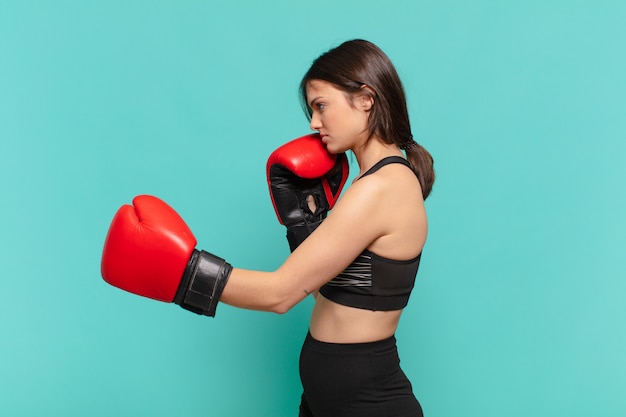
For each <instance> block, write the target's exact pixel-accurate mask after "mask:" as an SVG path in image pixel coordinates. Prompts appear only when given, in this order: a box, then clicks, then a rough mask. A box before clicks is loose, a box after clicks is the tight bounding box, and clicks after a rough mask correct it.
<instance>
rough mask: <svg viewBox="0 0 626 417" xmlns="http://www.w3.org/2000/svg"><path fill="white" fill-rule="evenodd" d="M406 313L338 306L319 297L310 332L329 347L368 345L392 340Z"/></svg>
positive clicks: (321, 296)
mask: <svg viewBox="0 0 626 417" xmlns="http://www.w3.org/2000/svg"><path fill="white" fill-rule="evenodd" d="M401 314H402V310H394V311H371V310H363V309H360V308H354V307H348V306H344V305H341V304H337V303H335V302H333V301H330V300H329V299H327V298H325V297H324V296H323V295H322V294H317V297H316V299H315V306H314V307H313V313H312V314H311V322H310V325H309V330H310V331H311V336H313V338H315V339H317V340H319V341H321V342H328V343H367V342H375V341H377V340H383V339H386V338H388V337H391V336H393V335H394V333H395V332H396V329H397V328H398V323H399V321H400V315H401Z"/></svg>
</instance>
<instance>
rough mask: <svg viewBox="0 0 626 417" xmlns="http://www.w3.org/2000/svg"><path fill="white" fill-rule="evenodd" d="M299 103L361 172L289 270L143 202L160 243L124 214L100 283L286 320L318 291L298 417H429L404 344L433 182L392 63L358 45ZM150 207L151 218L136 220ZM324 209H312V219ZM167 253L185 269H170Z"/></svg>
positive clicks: (336, 59) (307, 80) (304, 89)
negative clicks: (253, 261) (254, 259)
mask: <svg viewBox="0 0 626 417" xmlns="http://www.w3.org/2000/svg"><path fill="white" fill-rule="evenodd" d="M300 94H301V99H302V103H303V105H304V108H305V110H306V113H307V115H308V117H309V119H310V126H311V129H313V130H314V131H317V132H318V133H319V136H318V139H317V140H318V141H320V140H321V142H322V143H323V145H324V146H325V149H326V150H327V151H328V152H329V153H330V154H333V155H341V154H343V153H344V152H346V151H352V153H353V154H354V156H355V157H356V160H357V162H358V166H359V169H360V172H359V173H358V175H357V177H356V179H355V180H354V182H353V183H352V184H351V185H350V187H348V188H347V190H346V191H345V192H344V194H343V195H342V197H341V198H340V199H339V200H338V201H337V202H336V204H335V205H334V206H333V208H332V211H331V212H330V213H329V214H328V216H327V217H326V218H325V219H324V221H323V222H321V224H320V225H319V226H317V228H315V229H314V231H311V230H309V231H308V232H307V233H306V235H307V236H304V237H305V239H300V240H301V242H300V241H299V242H298V244H296V245H293V247H292V248H293V249H294V250H293V253H292V254H291V256H289V257H288V258H287V260H286V261H285V262H284V264H283V265H281V266H280V267H279V268H278V269H277V270H276V271H273V272H260V271H250V270H243V269H238V268H232V267H231V266H230V265H229V264H227V263H226V262H225V261H224V260H223V259H221V258H218V257H215V256H213V255H210V254H208V253H206V252H204V251H202V252H198V251H196V250H194V249H193V247H194V246H195V239H194V238H193V235H191V232H190V231H188V229H185V228H186V226H184V223H183V226H184V227H183V226H181V225H180V223H182V220H177V215H175V214H172V213H173V211H172V212H171V209H169V207H168V206H165V207H162V205H164V203H159V202H155V201H152V200H146V201H144V202H140V201H136V202H135V204H136V205H137V211H141V210H143V213H140V214H141V215H140V216H139V217H140V218H141V219H140V220H139V221H142V222H144V224H146V223H150V225H149V226H150V227H149V228H147V229H150V230H149V232H150V233H152V230H157V229H163V231H160V230H159V231H158V232H157V233H158V234H159V235H162V236H160V237H159V238H158V239H157V238H155V236H152V235H147V236H146V237H145V238H142V239H144V240H145V242H146V243H144V244H142V245H138V244H136V241H137V240H138V239H137V238H136V236H135V235H136V234H137V233H138V232H137V227H135V225H133V224H132V222H133V221H135V222H136V221H137V220H132V221H131V220H119V219H124V218H126V217H125V215H120V214H119V212H118V215H116V218H115V219H114V223H113V224H112V226H111V229H110V230H109V235H108V236H107V242H106V243H105V250H104V253H103V266H102V271H103V277H104V278H105V280H107V281H108V282H109V283H111V284H113V285H116V286H118V287H120V288H123V289H125V290H127V291H130V292H134V293H137V294H140V295H144V296H148V297H152V298H156V299H161V300H163V301H170V302H171V301H174V302H176V303H177V304H180V305H181V306H183V307H185V308H187V309H190V310H192V311H196V312H199V313H202V314H207V315H211V316H212V315H214V313H215V306H216V304H217V301H218V300H219V301H221V302H223V303H227V304H230V305H233V306H237V307H242V308H247V309H255V310H264V311H273V312H277V313H284V312H286V311H288V310H289V309H290V308H291V307H293V306H294V305H295V304H297V303H298V302H300V301H301V300H302V299H304V298H305V297H307V296H308V295H312V296H313V297H315V305H314V308H313V312H312V315H311V320H310V327H309V332H308V334H307V336H306V339H305V342H304V346H303V348H302V352H301V358H300V373H301V379H302V384H303V387H304V393H303V395H302V400H301V405H300V416H301V417H310V416H316V417H330V416H342V417H350V416H359V417H363V416H367V417H379V416H380V417H382V416H384V417H401V416H407V417H408V416H412V417H415V416H421V415H422V410H421V407H420V405H419V402H418V401H417V400H416V398H415V396H414V395H413V392H412V387H411V384H410V382H409V381H408V379H407V377H406V376H405V374H404V373H403V371H402V370H401V368H400V366H399V362H400V361H399V358H398V353H397V349H396V341H395V337H394V334H395V332H396V328H397V326H398V322H399V320H400V316H401V314H402V310H403V308H404V307H405V306H406V305H407V302H408V299H409V295H410V293H411V290H412V288H413V284H414V280H415V276H416V273H417V269H418V266H419V261H420V256H421V252H422V248H423V246H424V243H425V241H426V235H427V218H426V211H425V209H424V199H425V198H426V197H427V196H428V195H429V193H430V190H431V187H432V185H433V182H434V171H433V160H432V158H431V156H430V154H429V153H428V152H427V151H426V150H425V149H424V148H423V147H421V146H420V145H418V144H417V143H416V142H415V141H414V140H413V136H412V134H411V128H410V123H409V116H408V111H407V107H406V100H405V93H404V90H403V87H402V83H401V81H400V79H399V77H398V74H397V72H396V70H395V68H394V66H393V65H392V63H391V62H390V60H389V59H388V57H387V56H386V55H385V54H384V53H383V52H382V51H381V50H380V49H379V48H378V47H377V46H375V45H374V44H372V43H370V42H367V41H364V40H352V41H348V42H345V43H343V44H341V45H340V46H338V47H337V48H334V49H331V50H330V51H328V52H327V53H325V54H323V55H321V56H320V57H319V58H318V59H317V60H315V61H314V62H313V64H312V66H311V68H310V69H309V71H308V72H307V73H306V75H305V76H304V78H303V79H302V82H301V86H300ZM277 198H279V197H276V196H273V199H277ZM140 203H141V204H146V205H147V204H149V205H151V207H150V210H147V209H141V210H140V207H139V204H140ZM317 203H319V199H317V200H314V201H311V202H310V204H311V206H310V207H309V209H310V210H311V212H316V211H317V207H315V205H316V204H317ZM129 210H130V209H129ZM155 213H158V214H155ZM150 216H152V218H153V219H155V220H150V219H149V218H150ZM120 224H122V225H120ZM155 225H156V226H155ZM143 229H146V228H143ZM173 229H180V230H176V232H175V233H173V232H172V230H173ZM140 232H141V233H148V232H146V231H145V230H141V231H140ZM129 234H130V235H132V236H131V237H129ZM173 234H177V235H178V237H177V238H175V239H171V238H170V236H171V235H173ZM189 236H191V237H189ZM155 241H157V242H158V243H154V242H155ZM181 241H185V242H186V243H184V244H183V245H182V246H184V248H183V249H179V247H180V246H181V243H180V242H181ZM147 242H149V243H147ZM148 245H153V246H155V247H156V248H155V249H150V250H148V249H146V248H145V246H148ZM166 247H167V248H166ZM138 252H139V253H140V254H139V255H137V253H138ZM164 253H167V255H164ZM170 253H176V255H170ZM192 253H193V254H192ZM170 256H171V257H172V258H175V259H171V260H168V261H167V262H164V261H163V258H164V257H170ZM190 256H191V258H190ZM159 262H161V263H163V265H162V266H159ZM174 264H176V265H179V267H177V268H179V269H180V271H183V270H184V274H183V277H182V279H181V278H180V271H178V270H176V268H173V270H172V271H165V270H166V269H167V268H169V267H170V266H171V265H174ZM147 266H150V267H152V270H150V271H146V269H147ZM163 275H167V276H163ZM157 276H158V277H157ZM144 277H145V278H144ZM155 277H156V278H155ZM155 281H158V282H159V291H157V292H155V290H154V287H155ZM198 282H200V284H198ZM163 283H165V284H163ZM197 300H199V301H197ZM203 300H204V301H203ZM196 301H197V302H196ZM205 301H206V303H205ZM203 303H205V304H204V306H203ZM190 306H192V307H190ZM198 306H199V307H198ZM205 307H206V308H205Z"/></svg>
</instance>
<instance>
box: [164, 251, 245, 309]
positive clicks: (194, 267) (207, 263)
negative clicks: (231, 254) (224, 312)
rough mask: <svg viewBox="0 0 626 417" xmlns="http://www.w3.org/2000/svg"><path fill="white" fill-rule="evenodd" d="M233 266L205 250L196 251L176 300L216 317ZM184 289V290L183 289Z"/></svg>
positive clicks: (189, 307)
mask: <svg viewBox="0 0 626 417" xmlns="http://www.w3.org/2000/svg"><path fill="white" fill-rule="evenodd" d="M232 270H233V267H232V266H231V265H230V264H229V263H228V262H226V261H225V260H224V259H222V258H220V257H218V256H215V255H213V254H210V253H208V252H205V251H194V254H193V255H192V257H191V259H190V261H189V264H188V266H187V269H186V270H185V274H184V276H183V280H182V282H181V288H179V292H180V294H177V296H176V299H175V302H176V304H179V305H180V306H181V307H182V308H184V309H186V310H189V311H192V312H194V313H197V314H202V315H205V316H210V317H215V310H216V309H217V304H218V303H219V300H220V296H221V295H222V292H223V291H224V287H225V286H226V283H227V282H228V278H229V277H230V273H231V271H232ZM181 290H182V291H181Z"/></svg>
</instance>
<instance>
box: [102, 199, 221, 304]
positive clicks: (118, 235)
mask: <svg viewBox="0 0 626 417" xmlns="http://www.w3.org/2000/svg"><path fill="white" fill-rule="evenodd" d="M195 245H196V238H195V237H194V236H193V234H192V233H191V230H189V227H187V225H186V224H185V222H184V221H183V219H182V218H181V217H180V216H179V215H178V213H176V212H175V211H174V209H172V208H171V207H170V206H168V205H167V204H166V203H165V202H163V201H162V200H160V199H158V198H156V197H152V196H149V195H142V196H138V197H135V198H134V199H133V206H130V205H124V206H122V207H121V208H120V209H119V210H118V211H117V213H116V214H115V217H114V218H113V221H112V223H111V226H110V228H109V232H108V234H107V237H106V240H105V243H104V250H103V252H102V265H101V271H102V277H103V278H104V280H105V281H106V282H108V283H109V284H111V285H113V286H115V287H118V288H121V289H123V290H125V291H128V292H131V293H133V294H137V295H141V296H143V297H148V298H153V299H155V300H159V301H164V302H168V303H171V302H175V303H176V304H179V305H180V306H181V307H183V308H185V309H187V310H190V311H193V312H195V313H198V314H204V315H208V316H214V315H215V309H216V307H217V303H218V301H219V296H220V295H221V293H222V291H223V289H224V286H225V285H226V282H227V281H228V277H229V276H230V272H231V271H232V267H231V266H230V265H229V264H228V263H226V262H225V261H224V260H223V259H221V258H218V257H216V256H214V255H211V254H209V253H207V252H204V251H197V250H195V249H194V248H195Z"/></svg>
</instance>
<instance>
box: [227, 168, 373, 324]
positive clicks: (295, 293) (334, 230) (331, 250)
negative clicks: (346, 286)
mask: <svg viewBox="0 0 626 417" xmlns="http://www.w3.org/2000/svg"><path fill="white" fill-rule="evenodd" d="M368 180H369V178H368ZM376 183H377V181H363V180H360V181H359V182H358V183H355V184H354V185H352V186H351V187H350V188H349V189H348V190H347V191H346V192H345V193H344V195H343V196H342V197H341V199H340V200H339V201H338V202H337V204H336V205H335V207H334V208H333V210H332V212H331V213H330V214H329V215H328V217H327V218H326V219H325V220H324V221H323V222H322V224H321V225H320V226H319V227H318V228H317V229H316V230H315V231H314V232H313V233H312V234H311V235H310V236H309V237H308V238H307V239H306V240H305V241H304V242H302V244H300V246H298V248H297V249H296V250H295V251H294V252H293V253H292V254H291V255H290V256H289V257H288V258H287V260H286V261H285V262H284V263H283V264H282V265H281V266H280V267H279V268H278V269H277V270H276V271H274V272H260V271H250V270H242V269H234V270H233V272H232V273H231V276H230V279H229V281H228V284H227V285H226V287H225V288H224V292H223V293H222V297H221V298H220V300H221V301H222V302H225V303H227V304H230V305H233V306H237V307H242V308H247V309H253V310H265V311H275V312H285V311H287V310H289V309H290V308H291V307H293V306H294V305H296V304H297V303H299V302H300V301H301V300H303V299H304V298H305V297H306V296H307V295H308V294H311V293H314V292H315V291H317V290H318V289H319V287H321V286H322V285H323V284H325V283H326V282H328V281H330V280H331V279H332V278H334V277H335V276H337V275H338V274H339V273H340V272H341V271H343V270H344V269H345V268H346V267H347V266H348V265H349V264H350V263H351V262H352V261H353V260H354V259H355V258H356V257H357V256H358V255H359V254H360V253H361V252H362V251H363V250H364V249H365V248H367V247H368V246H369V245H370V244H371V242H373V241H374V240H375V239H376V238H378V237H379V236H380V235H381V234H383V233H384V221H383V218H382V217H379V218H376V216H381V212H382V211H381V210H379V209H378V208H379V206H378V205H379V202H380V201H381V195H380V194H381V191H380V190H381V187H378V186H376Z"/></svg>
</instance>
